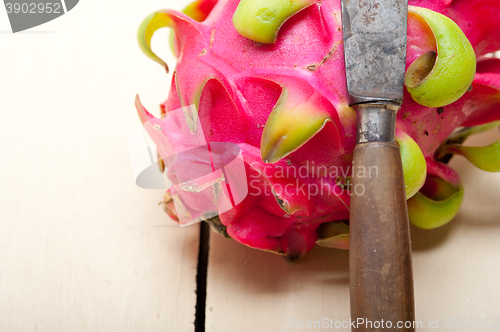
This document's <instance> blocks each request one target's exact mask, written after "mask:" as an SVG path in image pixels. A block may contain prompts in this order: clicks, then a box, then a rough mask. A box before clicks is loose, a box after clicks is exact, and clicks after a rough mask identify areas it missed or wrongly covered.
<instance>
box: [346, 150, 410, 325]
mask: <svg viewBox="0 0 500 332" xmlns="http://www.w3.org/2000/svg"><path fill="white" fill-rule="evenodd" d="M351 191H352V193H353V196H352V198H351V214H350V221H349V227H350V230H349V233H350V244H349V270H350V272H349V273H350V292H351V319H352V320H353V321H355V320H358V319H359V321H361V320H364V322H365V323H364V324H357V327H356V328H354V329H353V331H405V332H406V331H415V328H414V327H413V322H414V321H415V308H414V298H413V272H412V261H411V240H410V231H409V223H408V212H407V207H406V193H405V184H404V176H403V168H402V164H401V154H400V151H399V146H398V145H397V144H396V143H392V142H391V143H389V142H368V143H362V144H358V145H357V146H356V148H355V150H354V157H353V176H352V184H351ZM382 320H383V321H384V325H383V327H382V325H381V322H382ZM368 321H371V322H372V324H371V325H370V324H369V322H368ZM389 322H391V323H389ZM398 322H401V323H398ZM405 323H406V326H405ZM410 323H411V327H408V326H410ZM387 324H391V327H388V326H387ZM398 325H399V326H398ZM401 325H402V327H401ZM370 326H371V327H370Z"/></svg>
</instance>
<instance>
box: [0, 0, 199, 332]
mask: <svg viewBox="0 0 500 332" xmlns="http://www.w3.org/2000/svg"><path fill="white" fill-rule="evenodd" d="M181 5H182V4H181ZM165 6H167V7H168V6H169V4H168V3H167V4H165V2H164V1H163V2H162V1H151V2H149V3H148V4H144V3H140V2H122V1H104V2H101V3H93V2H91V1H81V2H80V3H79V4H78V5H77V6H76V7H75V8H74V9H73V10H72V11H71V12H70V13H68V14H67V15H64V16H63V17H61V18H60V19H57V20H54V21H51V22H49V23H47V24H46V25H43V26H41V27H39V28H35V29H34V30H36V31H42V32H43V31H53V32H52V33H30V32H29V31H28V32H26V33H20V34H16V35H12V34H0V36H1V37H0V38H1V39H2V45H3V46H2V53H1V60H2V61H0V72H1V73H2V79H1V80H0V100H2V109H1V111H0V151H1V157H0V159H1V161H2V162H1V163H0V331H2V332H14V331H27V332H28V331H29V332H32V331H46V332H58V331H74V332H87V331H88V332H90V331H117V332H118V331H119V332H122V331H130V332H132V331H133V332H136V331H145V332H157V331H175V332H177V331H185V332H191V331H193V330H194V326H193V322H194V315H195V302H196V294H195V290H196V284H195V280H196V279H195V278H196V267H197V255H198V236H199V225H194V226H192V227H187V228H180V227H179V226H178V225H177V224H175V223H174V222H172V221H169V219H168V217H167V215H166V214H165V213H164V212H163V211H162V210H161V208H160V207H159V206H158V202H159V201H160V200H161V199H162V195H163V191H162V190H145V189H140V188H138V187H136V186H135V184H134V179H133V174H132V171H131V167H130V162H129V155H128V146H127V144H128V135H129V134H130V133H131V132H132V130H133V129H135V128H136V127H137V126H139V125H140V121H139V118H138V116H137V114H136V110H135V108H134V96H135V94H136V93H138V92H139V93H141V96H142V97H143V101H144V103H145V105H147V107H148V108H149V109H151V111H152V112H153V113H156V114H157V113H158V110H159V108H158V104H159V103H160V102H162V101H163V100H164V99H165V98H166V97H167V91H168V88H169V86H170V79H169V77H168V76H166V75H165V71H164V70H163V69H162V68H161V67H160V66H158V65H157V64H155V63H153V62H152V61H150V60H149V59H147V58H146V57H145V56H144V55H143V54H142V53H141V52H140V51H139V48H138V46H137V43H136V41H135V36H136V28H137V26H138V24H139V23H140V20H141V19H142V18H144V17H145V16H146V15H148V14H149V13H150V12H152V11H153V10H155V9H159V8H163V7H165ZM111 12H112V13H113V14H112V15H111V16H110V14H109V13H111ZM110 17H112V18H110ZM0 19H1V20H0V26H1V29H0V30H7V29H8V22H7V21H6V20H7V16H6V15H5V17H4V16H3V15H2V17H1V18H0ZM90 22H91V23H90ZM119 22H121V23H119ZM162 36H163V37H165V40H167V41H166V42H165V43H164V44H165V48H164V50H165V51H168V39H166V38H167V36H168V30H165V32H164V34H162ZM168 52H169V51H168ZM165 54H167V52H165ZM174 61H175V60H174V59H170V60H169V63H174Z"/></svg>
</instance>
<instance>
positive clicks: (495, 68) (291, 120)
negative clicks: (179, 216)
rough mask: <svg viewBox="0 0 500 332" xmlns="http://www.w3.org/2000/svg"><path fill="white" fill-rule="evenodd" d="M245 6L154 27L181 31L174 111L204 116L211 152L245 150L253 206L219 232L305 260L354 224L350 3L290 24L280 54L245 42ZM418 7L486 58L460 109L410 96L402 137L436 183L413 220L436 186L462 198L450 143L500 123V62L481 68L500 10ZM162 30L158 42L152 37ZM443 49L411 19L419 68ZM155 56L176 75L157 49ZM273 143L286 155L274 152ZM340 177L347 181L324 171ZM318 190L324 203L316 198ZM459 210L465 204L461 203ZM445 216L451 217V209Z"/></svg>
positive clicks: (484, 1)
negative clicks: (339, 228) (332, 229)
mask: <svg viewBox="0 0 500 332" xmlns="http://www.w3.org/2000/svg"><path fill="white" fill-rule="evenodd" d="M238 4H239V1H238V0H219V1H214V0H199V1H198V2H197V3H195V4H194V5H193V6H191V7H190V8H189V11H191V14H190V12H189V11H188V14H190V16H193V17H196V19H197V20H198V21H202V22H198V21H196V20H194V19H192V18H190V17H189V16H188V15H186V14H183V13H179V12H176V11H171V10H163V11H159V12H157V13H154V14H152V15H151V16H150V17H149V18H148V19H146V20H145V22H146V23H147V22H148V20H151V19H152V17H153V16H154V15H157V16H156V17H160V16H161V17H162V19H163V20H164V24H163V25H164V26H165V25H168V26H171V27H173V28H174V31H175V43H174V49H175V53H176V56H177V57H178V63H177V66H176V68H175V72H174V74H173V76H174V77H173V80H172V86H171V90H170V94H169V97H168V99H167V101H166V102H165V103H164V104H162V109H163V110H164V112H169V111H172V110H176V109H179V108H181V107H183V106H189V105H193V104H194V105H196V106H197V109H198V117H199V120H200V123H201V126H202V127H203V132H204V133H205V139H206V141H207V142H208V143H210V142H232V143H236V144H238V146H239V147H240V149H241V151H242V154H243V160H244V162H245V171H246V176H247V183H248V195H247V197H246V198H245V199H244V200H243V201H242V202H241V203H240V204H238V205H236V206H235V207H234V208H232V209H230V210H229V211H226V212H223V213H221V214H220V215H219V217H218V218H219V219H218V220H217V221H220V223H219V224H218V226H220V227H221V228H222V229H223V230H224V232H226V233H227V235H228V236H229V237H231V238H233V239H234V240H236V241H238V242H241V243H242V244H245V245H248V246H250V247H253V248H258V249H262V250H267V251H272V252H275V253H281V254H285V255H287V256H288V257H291V258H295V257H299V256H301V255H303V254H304V253H306V252H307V251H309V250H310V249H311V248H312V247H313V246H314V245H315V244H316V241H318V239H319V238H318V234H319V236H320V238H322V237H325V235H324V234H323V233H324V231H325V229H327V228H328V225H332V224H333V225H334V224H338V223H341V222H347V221H348V219H349V197H350V193H349V191H348V190H347V189H348V181H346V180H348V178H349V176H350V175H351V174H350V172H351V162H352V152H353V149H354V146H355V123H356V114H355V112H354V111H353V109H351V108H350V107H349V106H348V105H347V91H346V81H345V69H344V57H343V44H342V30H341V29H342V24H341V14H340V13H341V11H340V0H323V1H322V2H321V3H319V2H316V1H310V4H308V5H307V6H305V8H304V9H302V10H300V11H298V12H297V13H295V14H294V15H292V16H291V17H289V18H288V19H287V20H286V21H285V22H284V24H283V25H282V26H281V28H280V29H279V33H278V35H277V38H276V42H275V43H274V44H262V43H258V42H255V41H252V40H250V39H248V38H245V37H243V36H242V35H240V34H239V33H238V32H237V31H236V29H235V27H234V25H233V15H234V12H235V10H236V8H237V6H238ZM410 5H413V6H418V7H424V8H429V9H432V10H433V11H436V12H438V13H441V14H444V15H446V16H448V17H449V18H451V19H452V20H453V21H455V22H456V23H457V24H458V26H459V27H460V28H461V29H462V31H463V32H464V33H465V35H466V36H467V38H468V39H469V41H470V43H471V45H472V47H473V48H474V51H475V53H476V56H477V58H478V59H479V62H478V64H477V73H476V75H475V78H474V81H473V83H472V86H471V89H469V91H468V92H466V93H465V94H464V95H463V96H462V97H461V98H460V99H458V100H457V101H456V102H454V103H452V104H450V105H447V106H444V107H439V108H434V107H425V106H422V105H420V104H418V103H417V102H415V101H414V100H413V99H412V97H411V96H410V94H409V93H408V92H407V91H405V96H404V102H403V106H402V108H401V110H400V111H399V112H398V121H397V127H398V128H397V131H398V133H399V134H398V136H401V135H403V136H404V135H406V134H407V135H409V136H410V137H411V138H412V139H413V140H414V141H415V142H416V143H417V144H418V147H419V148H420V150H421V153H422V154H423V156H424V157H425V161H426V163H427V169H425V167H423V168H421V169H416V170H415V169H414V170H413V171H414V172H415V173H416V174H419V173H425V172H427V179H428V181H427V182H426V184H425V185H424V186H423V188H422V190H421V192H420V193H418V194H417V195H416V196H415V197H414V198H410V200H409V210H410V217H411V216H412V213H414V214H415V213H416V214H418V213H419V210H418V209H419V208H418V206H420V205H418V204H416V202H417V196H418V197H420V198H418V199H422V197H423V196H426V197H429V196H430V197H432V195H433V192H434V193H435V192H436V191H439V190H440V189H439V188H438V187H439V186H438V187H435V186H433V184H435V183H437V182H435V181H434V179H436V178H438V179H441V180H444V182H443V183H448V184H449V185H450V186H451V187H450V188H455V189H456V190H455V191H454V192H461V184H460V179H459V177H458V175H457V173H456V172H455V171H454V170H452V169H451V168H449V167H448V166H447V165H446V161H447V159H449V156H448V158H446V156H442V155H441V156H438V155H439V153H438V152H439V151H441V150H442V149H443V146H445V145H446V142H452V143H456V141H453V140H452V139H449V138H450V135H452V134H453V133H454V131H455V129H456V128H458V127H461V126H467V127H468V126H478V125H482V124H485V123H489V122H492V121H497V120H499V119H500V112H499V111H498V110H497V109H496V107H497V106H499V104H500V60H496V59H487V60H482V58H481V56H482V55H484V54H486V53H489V52H493V51H496V50H499V49H500V20H498V18H497V17H494V16H495V15H496V16H498V12H500V0H489V1H488V0H454V1H453V0H441V1H422V0H421V1H413V0H410ZM193 11H195V12H196V11H197V12H196V15H194V14H192V12H193ZM158 27H159V26H156V27H154V30H156V29H157V28H158ZM152 29H153V28H152ZM154 30H151V31H149V32H146V35H147V34H148V33H149V38H150V35H151V34H152V33H153V32H154ZM147 37H148V36H146V39H147ZM139 39H140V40H143V39H144V31H142V32H141V30H140V32H139ZM432 40H433V36H431V35H429V31H426V30H425V29H423V28H422V26H419V25H418V24H416V23H415V22H412V21H411V20H409V24H408V46H407V64H406V67H407V68H408V66H409V65H410V64H411V63H412V62H413V61H414V60H415V59H416V58H417V57H419V56H420V55H421V54H424V53H425V52H427V51H429V50H432V49H433V47H434V48H435V45H433V42H432ZM144 45H146V46H144ZM143 49H144V50H145V52H146V53H147V54H148V55H149V56H150V57H152V58H155V60H157V61H158V62H160V63H161V64H163V65H164V63H162V61H161V60H160V59H158V58H156V57H155V56H154V54H153V53H152V52H151V50H150V49H149V43H148V42H147V41H146V43H144V42H143ZM434 50H435V49H434ZM167 68H168V67H167ZM137 107H138V111H139V114H140V117H141V119H142V121H143V122H144V123H145V126H146V129H147V130H148V132H149V133H150V135H151V136H152V138H153V139H154V140H155V142H156V143H157V145H158V148H159V152H160V154H161V155H162V157H166V154H167V152H166V149H168V146H170V145H175V144H182V139H183V138H182V137H180V136H179V135H177V136H176V135H166V136H168V137H170V138H169V141H165V139H163V138H160V137H159V136H158V135H157V133H155V130H154V128H152V126H151V125H150V124H149V123H150V122H151V120H153V121H154V118H153V117H152V115H150V114H149V113H147V111H146V110H145V108H144V107H143V106H142V105H140V103H138V104H137ZM263 137H264V138H263ZM265 140H267V142H269V141H271V142H273V143H274V144H263V143H262V142H263V141H265ZM462 141H463V140H462ZM462 141H460V142H459V143H462ZM436 157H438V158H437V159H436ZM178 164H179V163H177V164H175V163H174V164H172V165H171V166H172V167H174V165H178ZM321 166H323V168H321ZM332 167H335V169H336V170H338V173H336V174H333V175H332V173H330V172H326V173H325V172H323V173H321V172H320V171H318V170H321V169H323V170H324V169H328V170H331V169H332ZM408 167H412V165H409V166H408ZM298 169H301V170H305V171H303V172H297V170H298ZM170 171H171V170H170ZM342 172H344V174H342ZM287 185H288V187H287ZM420 187H421V185H419V188H420ZM283 188H293V189H294V190H284V189H283ZM301 188H307V190H301ZM311 188H319V189H320V190H321V192H317V193H314V194H313V193H311ZM457 188H458V189H457ZM416 189H417V190H418V188H416ZM174 194H175V193H174ZM419 195H420V196H419ZM436 195H438V194H436ZM450 196H453V194H450ZM171 197H172V193H171V192H167V194H166V195H165V208H166V210H167V212H168V213H169V215H171V216H173V217H174V218H175V216H176V211H175V209H174V206H173V204H172V202H171ZM413 199H414V201H415V203H414V205H413V208H412V205H411V202H412V200H413ZM424 199H425V197H424ZM455 201H456V202H458V205H459V204H460V201H461V196H460V199H458V198H457V199H456V200H455ZM454 204H455V203H454ZM455 205H456V204H455ZM443 208H444V209H446V208H447V207H446V206H445V204H444V203H443ZM457 208H458V206H457ZM454 212H456V211H454ZM454 212H453V213H454ZM424 214H425V213H424ZM448 219H449V218H448ZM448 219H447V220H448ZM212 221H213V220H212ZM322 225H323V226H322ZM320 226H321V227H320ZM331 235H332V234H330V236H331ZM340 247H345V246H340Z"/></svg>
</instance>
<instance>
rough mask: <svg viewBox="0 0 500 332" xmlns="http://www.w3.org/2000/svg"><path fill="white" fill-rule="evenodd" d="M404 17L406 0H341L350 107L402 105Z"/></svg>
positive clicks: (405, 16) (404, 54) (404, 49)
mask: <svg viewBox="0 0 500 332" xmlns="http://www.w3.org/2000/svg"><path fill="white" fill-rule="evenodd" d="M407 13H408V1H407V0H342V25H343V34H344V53H345V65H346V76H347V89H348V91H349V98H350V100H349V104H350V105H355V104H360V103H366V102H373V101H382V102H384V101H385V102H389V103H393V104H397V105H401V104H402V102H403V85H404V72H405V61H406V21H407Z"/></svg>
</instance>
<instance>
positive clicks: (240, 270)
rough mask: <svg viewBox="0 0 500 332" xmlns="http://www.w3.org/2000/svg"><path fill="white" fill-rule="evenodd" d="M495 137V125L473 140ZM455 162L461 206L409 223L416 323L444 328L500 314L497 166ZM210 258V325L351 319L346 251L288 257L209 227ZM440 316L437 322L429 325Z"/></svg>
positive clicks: (258, 327) (288, 326)
mask: <svg viewBox="0 0 500 332" xmlns="http://www.w3.org/2000/svg"><path fill="white" fill-rule="evenodd" d="M498 138H500V135H499V134H498V130H496V129H495V130H493V131H490V132H488V133H486V134H482V135H479V137H477V138H473V139H471V141H470V142H469V143H468V144H471V145H475V144H477V145H487V144H489V143H492V142H493V141H495V140H496V139H498ZM452 167H454V168H456V169H457V170H458V172H459V173H460V174H461V176H462V180H463V183H464V185H465V198H464V202H463V205H462V207H461V209H460V212H459V214H458V215H457V216H456V218H455V219H454V220H453V221H452V222H451V223H449V224H448V225H446V226H444V227H441V228H438V229H435V230H431V231H424V230H420V229H417V228H415V227H412V229H411V231H412V240H413V259H414V263H413V265H414V276H415V293H416V319H417V320H419V321H422V324H423V329H418V330H419V331H429V330H436V331H438V330H439V331H441V330H445V328H444V324H445V323H446V321H445V319H447V318H448V319H450V323H451V319H453V318H457V319H462V318H465V319H474V320H476V319H481V320H483V322H484V319H485V318H489V321H490V323H492V322H493V319H497V320H500V314H499V311H498V308H500V298H499V297H498V294H499V293H500V284H499V283H498V280H500V265H499V264H498V257H499V256H500V243H499V242H498V239H499V238H500V221H499V220H498V215H500V204H498V197H500V174H495V173H487V172H484V171H481V170H478V169H476V168H474V166H472V165H471V164H469V163H468V162H466V161H465V160H464V159H463V158H461V157H456V158H454V159H453V161H452ZM209 258H210V259H209V266H208V267H209V270H208V289H207V312H206V313H207V329H206V330H207V332H226V331H228V332H229V331H239V332H247V331H248V332H254V331H293V330H301V329H298V328H294V327H300V325H299V324H300V322H303V324H304V329H303V330H307V331H322V330H325V329H324V328H310V329H309V328H305V327H307V325H306V324H307V322H311V324H313V325H312V326H313V327H314V321H319V322H322V320H323V319H326V320H327V321H329V320H330V319H331V320H333V324H335V322H336V321H339V322H344V321H348V320H349V300H348V299H349V286H348V253H347V252H346V251H340V250H333V249H332V250H328V249H324V248H315V249H314V250H312V251H311V252H310V253H308V254H307V255H306V256H305V257H304V258H303V259H302V260H300V261H298V262H297V263H294V264H291V263H288V262H286V261H284V260H283V259H282V258H281V257H278V256H276V255H273V254H270V253H265V252H261V251H258V250H254V249H250V248H247V247H245V246H243V245H241V244H239V243H236V242H235V241H232V240H226V239H224V238H222V237H221V236H218V235H216V234H212V235H211V247H210V252H209ZM436 320H438V323H439V328H437V329H435V328H434V329H432V328H429V321H432V322H435V321H436ZM470 323H471V321H468V324H470ZM475 324H476V323H475ZM345 325H346V324H345ZM483 326H484V325H483ZM498 326H500V322H499V324H498ZM335 330H336V331H337V330H339V331H349V329H348V328H339V329H335ZM450 330H454V331H466V330H467V329H466V328H460V327H458V328H455V329H451V328H450ZM477 330H481V331H482V330H485V331H486V329H481V328H477Z"/></svg>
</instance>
